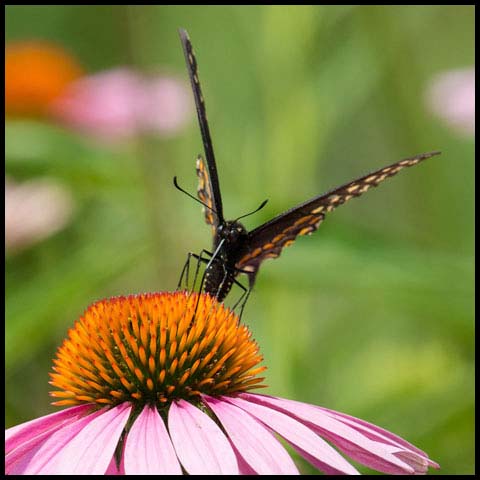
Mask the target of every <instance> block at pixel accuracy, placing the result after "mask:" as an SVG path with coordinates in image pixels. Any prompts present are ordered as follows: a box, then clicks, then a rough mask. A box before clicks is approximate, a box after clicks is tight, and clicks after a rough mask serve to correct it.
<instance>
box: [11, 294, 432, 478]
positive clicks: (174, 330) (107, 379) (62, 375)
mask: <svg viewBox="0 0 480 480" xmlns="http://www.w3.org/2000/svg"><path fill="white" fill-rule="evenodd" d="M261 361H262V356H261V355H260V353H259V349H258V345H257V344H256V342H255V341H254V340H252V338H251V334H250V332H249V330H248V329H247V327H246V326H245V325H243V324H241V323H240V322H239V319H238V317H237V316H236V315H235V314H234V313H233V312H231V311H229V310H228V309H227V308H225V307H224V306H223V305H222V304H220V303H217V302H216V301H215V300H214V299H212V298H211V297H210V296H208V295H203V294H202V295H200V296H198V295H197V294H187V293H185V292H177V293H154V294H144V295H132V296H128V297H118V298H112V299H110V300H102V301H99V302H97V303H95V304H93V305H92V306H90V307H89V308H88V309H87V310H86V312H85V313H84V315H83V316H82V317H81V318H80V320H79V321H78V322H76V324H75V326H74V327H73V328H72V329H71V330H70V331H69V334H68V339H66V340H65V341H64V343H63V345H62V346H61V347H60V348H59V350H58V353H57V358H56V359H55V362H54V363H55V366H54V368H53V369H54V373H52V374H51V384H52V385H53V386H54V387H55V388H56V389H57V390H55V391H53V392H51V394H52V396H53V397H55V398H56V399H57V401H56V402H55V404H56V405H62V406H69V408H67V409H65V410H63V411H60V412H58V413H54V414H51V415H47V416H45V417H41V418H38V419H36V420H32V421H30V422H27V423H24V424H22V425H18V426H16V427H13V428H10V429H8V430H7V431H6V441H5V450H6V473H7V474H130V475H133V474H183V473H187V474H255V473H256V474H298V473H299V472H298V470H297V468H296V466H295V464H294V462H293V460H292V459H291V457H290V455H289V454H288V452H287V451H286V450H285V448H284V446H283V445H282V443H281V442H280V441H279V438H282V439H283V440H284V441H285V442H286V443H288V444H289V445H291V446H292V447H293V448H294V449H295V450H296V451H297V452H298V453H299V454H300V455H301V456H303V457H304V458H306V459H307V460H308V461H309V462H310V463H311V464H312V465H314V466H315V467H317V468H318V469H320V470H321V471H323V472H325V473H327V474H357V473H358V472H357V470H356V469H355V468H354V467H353V466H352V465H351V464H350V463H349V462H348V461H347V460H346V459H345V458H344V457H343V455H342V454H341V453H339V451H340V452H342V453H344V454H346V455H348V456H350V457H351V458H352V459H353V460H355V461H357V462H359V463H361V464H364V465H367V466H369V467H371V468H374V469H376V470H379V471H381V472H387V473H395V474H396V473H398V474H413V473H416V474H418V473H425V472H426V471H427V469H428V467H434V468H438V465H437V464H436V463H435V462H433V461H431V460H430V459H429V458H428V456H427V454H426V453H424V452H422V451H421V450H419V449H418V448H416V447H414V446H413V445H411V444H409V443H407V442H406V441H405V440H403V439H401V438H399V437H397V436H395V435H393V434H392V433H389V432H387V431H385V430H383V429H381V428H379V427H377V426H375V425H372V424H369V423H367V422H365V421H362V420H359V419H356V418H353V417H350V416H349V415H345V414H343V413H338V412H335V411H333V410H328V409H326V408H322V407H317V406H313V405H308V404H305V403H302V402H297V401H292V400H286V399H282V398H278V397H273V396H268V395H260V394H254V393H247V391H248V390H252V389H254V388H258V387H261V386H263V385H261V382H262V381H263V378H260V377H257V375H258V374H259V373H261V372H262V371H264V370H265V368H266V367H263V366H259V363H260V362H261ZM332 445H333V446H335V447H336V449H335V448H334V447H333V446H332ZM337 449H338V450H337Z"/></svg>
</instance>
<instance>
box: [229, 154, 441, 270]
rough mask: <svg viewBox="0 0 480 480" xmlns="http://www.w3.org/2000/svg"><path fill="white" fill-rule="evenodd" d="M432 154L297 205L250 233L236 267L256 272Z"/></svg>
mask: <svg viewBox="0 0 480 480" xmlns="http://www.w3.org/2000/svg"><path fill="white" fill-rule="evenodd" d="M439 153H440V152H431V153H424V154H421V155H417V156H415V157H411V158H406V159H404V160H400V161H399V162H396V163H394V164H392V165H388V166H387V167H383V168H381V169H379V170H376V171H374V172H371V173H369V174H367V175H364V176H363V177H360V178H358V179H356V180H353V181H352V182H349V183H346V184H344V185H341V186H340V187H337V188H334V189H333V190H330V191H329V192H327V193H324V194H322V195H320V196H318V197H315V198H312V199H311V200H308V201H307V202H305V203H302V204H301V205H298V206H296V207H294V208H292V209H290V210H288V211H286V212H284V213H282V214H280V215H278V216H277V217H275V218H273V219H272V220H270V221H268V222H266V223H264V224H263V225H261V226H260V227H258V228H256V229H254V230H252V231H251V232H249V234H248V242H247V243H246V244H245V246H244V248H243V250H242V251H240V252H238V255H239V256H238V261H237V262H236V267H237V268H238V269H240V270H243V271H246V272H251V273H255V272H256V270H257V269H258V267H259V266H260V263H261V262H262V261H263V260H266V259H267V258H276V257H278V256H279V255H280V253H281V251H282V249H283V248H284V247H287V246H289V245H291V244H292V243H293V242H294V241H295V239H296V238H297V237H298V236H299V235H307V234H310V233H312V232H314V231H315V230H317V228H318V227H319V226H320V223H321V222H322V221H323V219H324V218H325V214H326V213H327V212H331V211H332V210H334V209H335V208H337V207H338V206H340V205H342V204H344V203H345V202H347V201H348V200H350V199H352V198H354V197H358V196H360V195H362V194H363V193H365V192H366V191H367V190H369V189H370V188H372V187H376V186H377V185H379V184H380V183H382V182H383V181H384V180H386V179H387V178H389V177H392V176H393V175H396V174H397V173H398V172H399V171H400V170H402V169H403V168H406V167H411V166H413V165H416V164H417V163H419V162H421V161H422V160H425V159H427V158H430V157H432V156H434V155H438V154H439Z"/></svg>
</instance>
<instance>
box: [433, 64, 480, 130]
mask: <svg viewBox="0 0 480 480" xmlns="http://www.w3.org/2000/svg"><path fill="white" fill-rule="evenodd" d="M427 103H428V106H429V108H430V110H431V111H432V112H433V113H435V114H436V115H438V116H439V117H440V118H441V119H442V120H443V121H444V122H445V123H447V125H449V126H450V127H451V128H452V129H453V130H455V131H456V132H458V133H460V134H462V135H468V136H471V135H474V134H475V69H474V68H466V69H461V70H450V71H447V72H444V73H441V74H438V75H437V76H435V77H434V78H433V79H432V81H431V83H430V86H429V87H428V90H427Z"/></svg>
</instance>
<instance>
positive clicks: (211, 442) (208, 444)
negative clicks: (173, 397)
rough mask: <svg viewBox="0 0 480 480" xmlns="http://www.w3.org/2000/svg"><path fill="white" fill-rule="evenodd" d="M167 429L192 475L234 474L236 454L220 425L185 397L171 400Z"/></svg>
mask: <svg viewBox="0 0 480 480" xmlns="http://www.w3.org/2000/svg"><path fill="white" fill-rule="evenodd" d="M168 430H169V432H170V436H171V438H172V442H173V446H174V447H175V451H176V452H177V456H178V458H179V459H180V462H181V464H182V465H183V467H184V468H185V470H187V472H188V473H189V474H191V475H202V474H207V475H208V474H210V475H218V474H225V475H235V474H238V473H239V470H238V464H237V460H236V457H235V454H234V452H233V450H232V447H231V446H230V443H229V441H228V439H227V438H226V437H225V435H224V434H223V432H222V431H221V430H220V428H219V427H218V425H217V424H216V423H215V422H214V421H213V420H212V419H211V418H210V417H209V416H208V415H206V414H205V413H203V412H202V411H201V410H199V409H198V408H196V407H194V406H193V405H191V404H190V403H188V402H186V401H185V400H179V401H176V402H172V404H171V406H170V410H169V412H168Z"/></svg>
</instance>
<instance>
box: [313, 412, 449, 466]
mask: <svg viewBox="0 0 480 480" xmlns="http://www.w3.org/2000/svg"><path fill="white" fill-rule="evenodd" d="M315 408H317V409H320V410H322V411H324V412H326V413H327V414H328V415H330V416H331V417H332V418H335V419H337V420H339V421H341V422H343V423H345V424H346V425H349V426H351V427H352V428H354V429H355V430H357V431H359V432H360V433H362V434H363V435H365V436H366V437H367V438H369V439H371V440H374V441H377V442H381V443H384V444H387V445H390V446H392V447H397V448H392V449H391V451H392V453H393V454H394V455H395V456H397V457H398V458H400V459H401V460H403V461H404V462H406V463H408V464H409V465H410V466H411V467H413V468H414V469H415V472H416V473H424V472H426V470H427V469H428V467H432V468H440V465H439V464H438V463H436V462H434V461H433V460H431V459H430V458H428V455H427V454H426V453H425V452H424V451H422V450H420V449H419V448H417V447H416V446H415V445H412V444H411V443H409V442H407V441H406V440H404V439H403V438H401V437H399V436H398V435H395V434H394V433H391V432H389V431H387V430H385V429H383V428H381V427H378V426H377V425H374V424H373V423H369V422H366V421H365V420H361V419H359V418H355V417H352V416H350V415H347V414H345V413H340V412H335V411H334V410H330V409H327V408H324V407H315Z"/></svg>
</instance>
